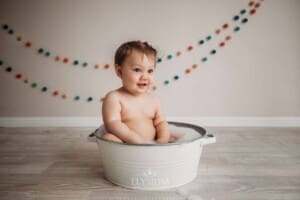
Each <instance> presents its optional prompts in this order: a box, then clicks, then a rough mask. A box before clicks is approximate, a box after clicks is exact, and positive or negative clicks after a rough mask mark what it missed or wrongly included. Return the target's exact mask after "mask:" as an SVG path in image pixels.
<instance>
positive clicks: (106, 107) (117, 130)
mask: <svg viewBox="0 0 300 200" xmlns="http://www.w3.org/2000/svg"><path fill="white" fill-rule="evenodd" d="M102 116H103V121H104V125H105V128H106V129H107V131H108V132H110V133H112V134H114V135H115V136H117V137H119V138H120V139H121V140H122V141H124V142H126V143H133V144H142V143H146V140H145V139H144V138H142V137H141V136H140V135H138V134H137V133H135V132H134V131H132V130H130V129H129V128H128V126H127V125H126V124H124V123H123V122H122V120H121V104H120V102H119V98H118V96H117V95H116V94H114V93H109V94H108V95H107V96H106V97H105V100H104V101H103V105H102Z"/></svg>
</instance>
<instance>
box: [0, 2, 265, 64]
mask: <svg viewBox="0 0 300 200" xmlns="http://www.w3.org/2000/svg"><path fill="white" fill-rule="evenodd" d="M248 5H249V7H253V9H252V10H251V11H250V12H249V13H250V14H254V13H255V8H258V7H260V3H259V2H255V1H253V0H251V1H250V2H249V3H248ZM252 12H254V13H252ZM246 13H247V10H246V9H242V10H241V11H240V14H241V15H245V14H246ZM239 18H240V17H239V15H235V16H234V17H233V22H234V23H235V22H237V21H238V20H239ZM243 20H245V23H246V22H247V18H244V19H243ZM228 27H230V24H229V23H225V24H223V25H222V26H221V27H220V28H217V29H216V31H215V32H214V34H216V35H217V36H218V35H220V33H221V32H222V30H223V32H225V31H227V30H228ZM2 30H4V31H7V33H8V34H9V35H14V34H15V31H14V29H13V28H11V27H10V26H9V25H8V24H3V25H2ZM212 38H213V34H209V35H208V36H206V38H205V39H201V40H199V41H198V42H197V45H188V46H187V48H186V52H191V51H192V50H193V49H195V47H201V46H203V45H204V44H206V43H208V42H209V41H212ZM24 40H25V39H24V38H23V37H22V36H20V35H19V36H17V41H19V42H22V41H24ZM23 46H24V47H26V48H29V49H30V48H31V49H33V48H32V47H33V43H32V42H31V41H25V42H24V45H23ZM35 51H36V52H37V53H38V54H39V55H43V56H44V57H46V58H54V60H55V61H57V62H62V63H64V64H72V65H74V66H79V65H81V66H82V67H84V68H87V67H88V66H89V65H90V64H89V63H90V62H88V61H80V60H79V59H70V58H69V57H65V56H60V54H55V55H53V56H52V53H51V51H50V50H48V49H47V48H41V47H40V48H37V49H35ZM182 54H183V51H179V50H178V51H176V53H175V55H174V54H167V55H166V56H161V57H158V58H157V63H158V64H159V63H162V62H163V61H168V60H171V59H173V58H176V57H179V56H181V55H182ZM110 66H111V64H108V63H106V64H104V65H103V68H104V69H109V68H110ZM94 68H95V69H99V68H100V65H99V64H94Z"/></svg>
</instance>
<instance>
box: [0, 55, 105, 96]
mask: <svg viewBox="0 0 300 200" xmlns="http://www.w3.org/2000/svg"><path fill="white" fill-rule="evenodd" d="M3 65H4V61H3V60H0V68H2V69H4V71H6V72H7V73H11V72H12V71H13V68H12V67H11V66H8V67H3ZM14 76H15V78H16V79H18V80H22V81H23V82H24V84H29V85H30V87H31V88H32V89H36V88H40V89H39V90H40V92H42V93H50V94H51V95H52V96H54V97H59V96H60V97H61V98H62V99H68V98H69V96H68V95H67V93H63V92H61V91H62V90H57V89H55V90H50V89H49V87H48V86H45V85H44V86H41V87H39V84H38V82H35V81H32V82H29V80H28V78H27V77H26V76H25V75H24V74H23V73H17V74H15V75H14ZM80 99H81V97H80V96H79V95H74V97H73V100H74V101H79V100H80ZM93 100H94V97H92V96H88V97H87V98H86V102H92V101H93ZM99 100H100V101H103V97H102V98H100V99H99Z"/></svg>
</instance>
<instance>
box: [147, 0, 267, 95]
mask: <svg viewBox="0 0 300 200" xmlns="http://www.w3.org/2000/svg"><path fill="white" fill-rule="evenodd" d="M260 2H263V0H260ZM248 5H249V7H250V9H249V11H248V14H249V16H251V15H254V14H255V13H256V12H257V9H258V8H260V7H261V3H259V2H257V3H255V2H254V1H250V2H249V4H248ZM246 12H247V10H246V9H243V10H241V11H240V15H242V16H243V15H244V14H246ZM240 19H241V17H240V16H239V15H235V16H234V17H233V20H234V21H236V22H238V21H239V20H240ZM248 21H249V20H248V18H247V17H244V18H243V19H241V24H246V23H247V22H248ZM223 28H228V24H224V25H223ZM240 29H241V28H240V26H235V27H234V28H233V32H234V33H237V32H239V31H240ZM216 32H219V29H217V31H216ZM231 39H232V36H231V35H227V36H226V37H225V40H223V41H221V42H220V43H219V46H218V47H219V48H224V46H225V45H226V43H228V42H229V41H230V40H231ZM207 40H210V37H209V36H208V37H207ZM199 44H200V45H203V44H204V40H200V42H199ZM216 49H217V48H214V49H211V50H210V52H209V56H213V55H215V54H216V53H217V50H216ZM169 59H170V58H169ZM207 61H208V56H204V57H202V58H201V63H202V64H204V63H206V62H207ZM199 65H200V64H197V63H195V64H193V65H192V66H191V67H188V68H186V69H185V71H184V73H183V74H190V73H191V72H192V70H195V69H197V68H198V67H199ZM179 79H180V76H179V75H174V76H173V77H172V79H167V80H164V82H163V83H162V85H165V86H166V85H169V84H170V83H171V81H172V80H173V81H177V80H179ZM157 89H158V86H157V85H155V86H153V87H152V90H157Z"/></svg>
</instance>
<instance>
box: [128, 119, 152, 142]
mask: <svg viewBox="0 0 300 200" xmlns="http://www.w3.org/2000/svg"><path fill="white" fill-rule="evenodd" d="M124 123H125V124H126V125H127V126H128V128H130V129H131V130H133V131H135V132H136V133H137V134H139V135H141V136H142V137H143V138H145V139H146V140H154V138H155V127H154V125H153V121H152V120H151V119H140V118H135V119H130V120H127V121H125V122H124Z"/></svg>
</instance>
